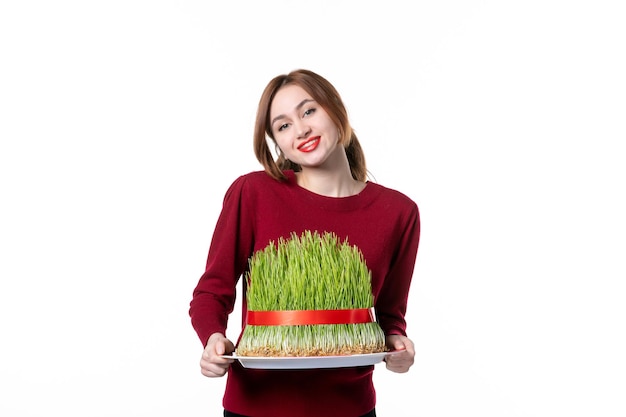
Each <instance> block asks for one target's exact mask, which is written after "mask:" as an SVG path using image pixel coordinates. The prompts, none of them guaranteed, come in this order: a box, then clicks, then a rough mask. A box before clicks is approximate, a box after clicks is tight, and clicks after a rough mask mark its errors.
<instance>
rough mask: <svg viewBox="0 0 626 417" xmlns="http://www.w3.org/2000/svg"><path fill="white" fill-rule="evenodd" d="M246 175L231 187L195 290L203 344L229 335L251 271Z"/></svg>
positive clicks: (195, 319)
mask: <svg viewBox="0 0 626 417" xmlns="http://www.w3.org/2000/svg"><path fill="white" fill-rule="evenodd" d="M245 187H246V181H245V176H242V177H239V178H238V179H237V180H236V181H235V182H233V184H232V185H231V186H230V187H229V189H228V190H227V192H226V195H225V197H224V201H223V206H222V211H221V213H220V216H219V217H218V220H217V224H216V226H215V230H214V232H213V237H212V239H211V245H210V247H209V253H208V257H207V263H206V269H205V271H204V273H203V274H202V276H201V277H200V280H199V282H198V284H197V286H196V288H195V289H194V291H193V297H192V300H191V303H190V308H189V315H190V317H191V323H192V326H193V328H194V329H195V331H196V333H197V334H198V337H199V338H200V341H201V342H202V344H203V345H205V346H206V343H207V341H208V339H209V336H211V335H212V334H213V333H216V332H220V333H223V334H226V333H225V332H226V326H227V322H228V315H229V314H230V313H231V312H232V311H233V309H234V305H235V297H236V286H237V282H238V281H239V278H240V277H241V275H242V274H243V273H244V271H245V270H246V268H247V263H248V256H249V254H250V248H251V246H252V243H251V242H252V224H251V222H252V220H251V219H252V217H253V216H250V215H248V214H249V213H248V209H247V206H246V205H245V203H244V198H243V195H244V192H245Z"/></svg>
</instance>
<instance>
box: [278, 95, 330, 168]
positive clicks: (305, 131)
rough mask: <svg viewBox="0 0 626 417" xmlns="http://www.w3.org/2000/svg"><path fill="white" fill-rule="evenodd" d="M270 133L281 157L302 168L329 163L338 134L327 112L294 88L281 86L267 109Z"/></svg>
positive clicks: (308, 96)
mask: <svg viewBox="0 0 626 417" xmlns="http://www.w3.org/2000/svg"><path fill="white" fill-rule="evenodd" d="M270 123H271V129H272V134H273V135H274V139H275V140H276V143H277V144H278V147H279V148H280V149H281V150H282V152H283V153H284V155H285V158H287V159H289V160H290V161H292V162H294V163H296V164H299V165H300V166H301V167H302V168H305V167H319V166H322V165H324V164H326V163H329V162H328V161H329V160H332V158H330V159H329V157H330V156H331V155H332V154H333V153H334V152H336V151H337V149H338V148H339V147H338V146H337V143H338V141H339V131H338V129H337V126H335V124H334V123H333V121H332V120H331V118H330V117H329V116H328V113H326V111H325V110H324V109H323V108H322V107H321V106H320V105H319V104H318V103H317V102H316V101H315V100H313V98H312V97H311V95H310V94H309V93H307V92H306V91H305V90H304V89H303V88H301V87H299V86H297V85H287V86H285V87H282V88H281V89H280V90H278V92H277V93H276V95H275V96H274V100H273V101H272V104H271V106H270Z"/></svg>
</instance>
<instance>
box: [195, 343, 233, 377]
mask: <svg viewBox="0 0 626 417" xmlns="http://www.w3.org/2000/svg"><path fill="white" fill-rule="evenodd" d="M234 350H235V347H234V345H233V343H232V342H231V341H230V340H228V339H227V338H226V337H224V336H223V335H222V334H219V333H215V334H213V335H211V337H210V338H209V341H208V342H207V345H206V347H205V348H204V351H203V352H202V357H201V358H200V371H201V372H202V375H204V376H207V377H221V376H224V375H225V374H226V372H228V368H229V367H230V364H231V363H233V362H234V359H230V358H225V357H223V356H222V355H226V354H229V353H232V352H233V351H234Z"/></svg>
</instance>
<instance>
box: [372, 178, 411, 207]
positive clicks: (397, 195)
mask: <svg viewBox="0 0 626 417" xmlns="http://www.w3.org/2000/svg"><path fill="white" fill-rule="evenodd" d="M368 186H371V187H372V188H374V189H376V190H377V192H378V193H379V196H380V197H379V198H382V199H384V200H385V201H387V202H388V203H389V204H393V205H395V206H398V205H400V206H405V207H414V208H417V203H416V202H415V201H414V200H413V199H412V198H411V197H409V196H408V195H407V194H405V193H404V192H402V191H399V190H397V189H395V188H389V187H386V186H384V185H381V184H378V183H376V182H369V183H368Z"/></svg>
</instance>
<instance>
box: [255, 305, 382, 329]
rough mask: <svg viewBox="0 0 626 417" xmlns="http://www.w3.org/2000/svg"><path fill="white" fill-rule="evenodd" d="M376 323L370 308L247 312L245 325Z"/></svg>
mask: <svg viewBox="0 0 626 417" xmlns="http://www.w3.org/2000/svg"><path fill="white" fill-rule="evenodd" d="M373 321H376V319H375V317H374V311H373V309H371V308H354V309H348V310H280V311H248V314H247V316H246V322H247V324H250V325H253V326H298V325H307V324H356V323H371V322H373Z"/></svg>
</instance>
